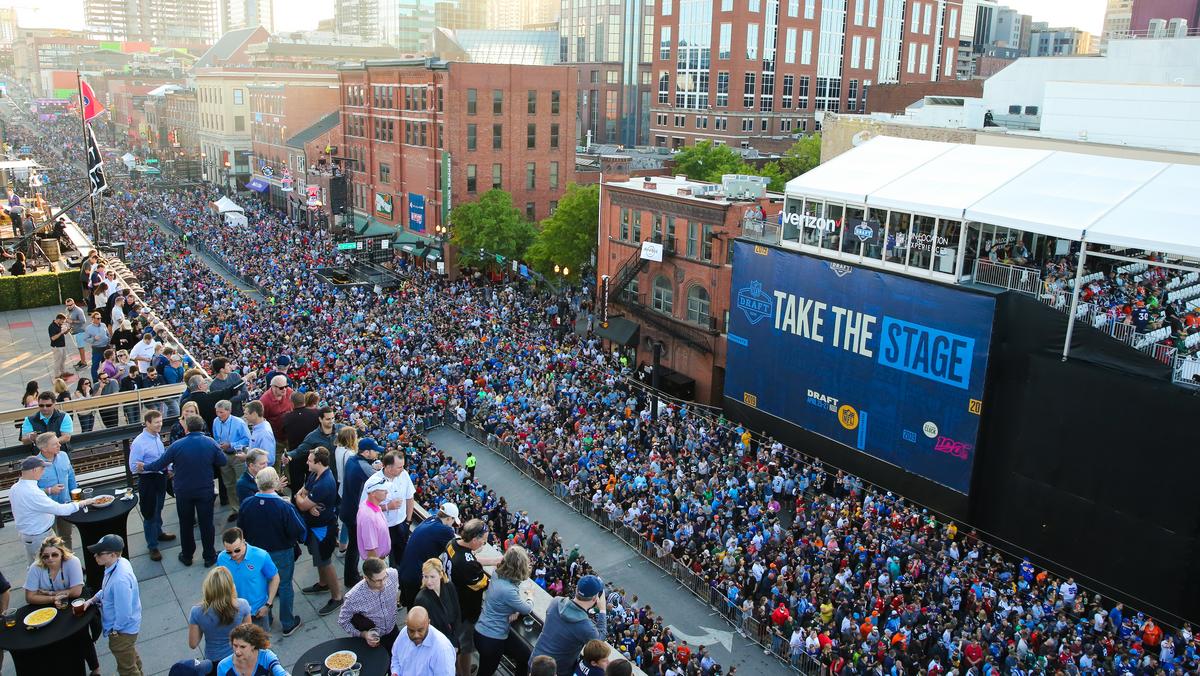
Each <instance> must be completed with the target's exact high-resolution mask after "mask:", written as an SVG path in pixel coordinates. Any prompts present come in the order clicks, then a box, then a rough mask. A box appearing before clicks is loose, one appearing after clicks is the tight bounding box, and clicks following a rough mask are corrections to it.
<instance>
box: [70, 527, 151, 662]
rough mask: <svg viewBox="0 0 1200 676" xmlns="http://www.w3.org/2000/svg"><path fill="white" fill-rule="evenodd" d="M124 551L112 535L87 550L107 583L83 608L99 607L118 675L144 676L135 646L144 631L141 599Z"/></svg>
mask: <svg viewBox="0 0 1200 676" xmlns="http://www.w3.org/2000/svg"><path fill="white" fill-rule="evenodd" d="M124 550H125V540H123V539H122V538H121V536H120V535H113V534H109V535H105V536H104V537H102V538H100V541H99V542H97V543H96V544H94V545H91V546H89V547H88V551H89V552H91V553H92V556H94V557H96V563H98V564H99V565H101V566H103V567H104V582H103V583H101V585H100V591H98V592H96V595H95V596H93V597H92V598H90V599H88V601H87V602H86V603H85V604H84V608H85V609H86V608H88V607H90V606H91V605H92V604H96V605H99V606H100V622H101V626H102V627H103V629H104V635H105V636H107V637H108V649H109V651H110V652H112V655H113V658H114V659H116V661H117V673H118V674H120V675H121V676H129V675H134V676H141V674H142V658H141V657H140V656H139V655H138V653H137V646H136V644H137V637H138V632H140V631H141V629H142V597H141V594H140V593H139V592H138V581H137V576H135V575H134V574H133V566H131V565H130V564H129V560H128V559H125V558H124V557H122V556H121V552H123V551H124Z"/></svg>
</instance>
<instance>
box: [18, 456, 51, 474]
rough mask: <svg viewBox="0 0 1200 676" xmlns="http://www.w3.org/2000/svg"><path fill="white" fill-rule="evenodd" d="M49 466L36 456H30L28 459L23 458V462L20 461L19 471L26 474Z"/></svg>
mask: <svg viewBox="0 0 1200 676" xmlns="http://www.w3.org/2000/svg"><path fill="white" fill-rule="evenodd" d="M49 465H50V463H48V462H46V461H45V460H42V459H41V458H39V457H38V456H36V455H31V456H29V457H28V458H25V459H24V460H22V461H21V471H22V472H28V471H29V470H31V469H37V468H39V467H48V466H49Z"/></svg>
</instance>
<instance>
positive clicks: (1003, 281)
mask: <svg viewBox="0 0 1200 676" xmlns="http://www.w3.org/2000/svg"><path fill="white" fill-rule="evenodd" d="M972 280H973V281H974V282H975V283H976V284H987V285H988V286H998V287H1000V288H1001V289H1009V290H1010V291H1020V292H1022V293H1027V294H1029V295H1031V296H1037V295H1038V294H1039V293H1041V291H1042V273H1041V272H1039V271H1038V270H1037V269H1035V268H1025V267H1021V266H1018V265H1005V264H1003V263H993V262H992V261H984V260H978V261H975V271H974V274H973V275H972Z"/></svg>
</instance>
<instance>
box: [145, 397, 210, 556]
mask: <svg viewBox="0 0 1200 676" xmlns="http://www.w3.org/2000/svg"><path fill="white" fill-rule="evenodd" d="M184 429H186V430H187V432H188V433H187V436H185V437H183V438H182V439H180V440H179V441H176V442H175V443H173V444H171V445H170V446H168V447H167V452H166V453H164V454H163V456H162V457H161V458H159V459H158V460H155V461H154V462H151V463H138V464H137V465H136V466H135V467H134V471H137V472H142V471H147V470H148V471H151V472H159V471H162V470H164V469H166V468H167V466H168V465H174V466H175V510H176V511H177V512H178V513H179V531H180V533H181V535H182V540H181V543H180V544H181V547H180V551H179V562H180V563H182V564H183V565H185V566H190V565H192V555H193V554H195V553H196V540H195V537H194V536H193V535H192V528H193V527H194V526H195V525H196V522H197V521H199V523H200V544H201V546H202V547H203V552H204V565H205V566H211V565H213V563H214V562H215V561H216V560H217V551H216V549H215V548H214V547H213V539H214V538H215V537H216V529H215V528H213V478H214V472H213V466H214V465H215V466H218V467H220V466H223V465H225V463H226V462H228V461H227V460H226V458H225V454H224V453H222V452H221V447H220V446H218V445H217V442H215V441H213V440H212V439H211V438H210V437H206V436H204V419H203V418H201V417H200V416H198V415H192V416H188V417H187V420H185V421H184Z"/></svg>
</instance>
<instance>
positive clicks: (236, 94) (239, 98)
mask: <svg viewBox="0 0 1200 676" xmlns="http://www.w3.org/2000/svg"><path fill="white" fill-rule="evenodd" d="M245 103H246V95H245V93H243V92H242V90H241V89H234V90H233V105H235V106H240V105H243V104H245Z"/></svg>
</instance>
